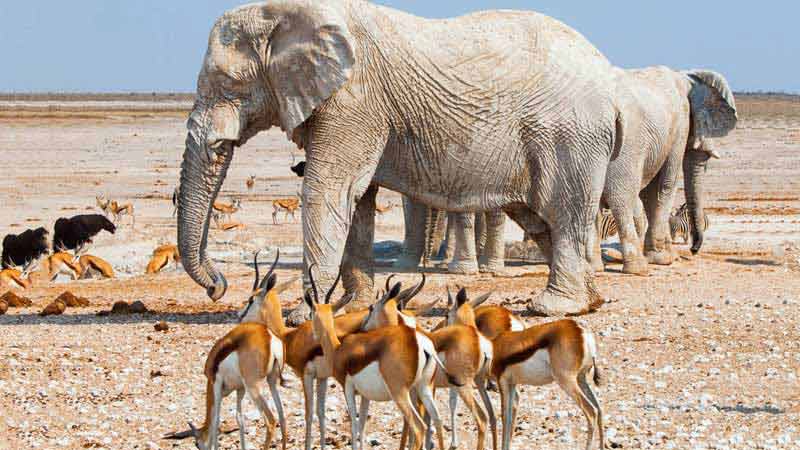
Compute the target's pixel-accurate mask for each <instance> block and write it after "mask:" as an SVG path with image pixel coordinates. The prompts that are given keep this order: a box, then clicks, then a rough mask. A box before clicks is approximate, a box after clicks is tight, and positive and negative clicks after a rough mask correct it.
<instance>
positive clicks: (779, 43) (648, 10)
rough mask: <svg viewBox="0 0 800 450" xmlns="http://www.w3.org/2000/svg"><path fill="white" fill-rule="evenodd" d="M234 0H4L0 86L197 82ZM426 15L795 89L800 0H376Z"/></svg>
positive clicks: (145, 87) (185, 86)
mask: <svg viewBox="0 0 800 450" xmlns="http://www.w3.org/2000/svg"><path fill="white" fill-rule="evenodd" d="M243 3H246V2H241V1H235V0H137V1H130V0H73V1H64V0H38V1H37V0H2V2H0V55H2V59H3V64H2V65H0V92H43V91H51V92H52V91H72V92H74V91H83V92H86V91H90V92H127V91H139V92H150V91H159V92H166V91H171V92H176V91H177V92H194V90H195V82H196V78H197V72H198V70H199V68H200V63H201V61H202V57H203V54H204V52H205V48H206V42H207V37H208V31H209V29H210V27H211V25H212V24H213V22H214V19H215V18H216V17H218V16H219V15H220V14H221V13H222V12H223V11H225V10H226V9H229V8H231V7H234V6H237V5H240V4H243ZM378 3H383V4H386V5H389V6H392V7H394V8H398V9H402V10H405V11H408V12H411V13H413V14H417V15H421V16H425V17H452V16H457V15H461V14H464V13H467V12H470V11H477V10H483V9H497V8H504V9H533V10H536V11H539V12H542V13H545V14H548V15H550V16H553V17H555V18H557V19H559V20H562V21H563V22H565V23H566V24H568V25H570V26H571V27H573V28H575V29H577V30H578V31H580V32H581V33H583V34H584V35H585V36H586V37H587V38H588V39H589V40H590V41H591V42H592V43H594V45H596V46H597V47H598V48H599V49H600V50H601V51H602V52H603V53H604V54H605V55H606V56H607V57H608V58H609V60H611V62H612V63H614V64H615V65H618V66H622V67H642V66H648V65H656V64H663V65H667V66H670V67H673V68H676V69H687V68H708V69H713V70H716V71H719V72H721V73H722V74H724V75H725V77H726V78H727V79H728V81H729V82H730V83H731V85H732V87H733V88H734V90H736V91H745V90H747V91H753V90H769V91H788V92H795V93H800V23H798V19H799V18H800V2H798V1H792V0H780V1H779V0H761V1H756V2H751V1H748V2H745V1H722V0H717V1H694V0H669V1H663V0H662V1H642V0H615V1H586V0H581V1H578V0H540V1H532V0H527V1H524V0H495V1H490V0H422V1H418V0H379V1H378Z"/></svg>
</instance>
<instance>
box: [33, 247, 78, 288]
mask: <svg viewBox="0 0 800 450" xmlns="http://www.w3.org/2000/svg"><path fill="white" fill-rule="evenodd" d="M80 253H82V248H79V249H77V250H76V251H75V254H74V255H73V254H71V253H68V252H65V251H62V250H59V251H57V252H55V253H53V254H52V255H50V256H48V257H47V258H46V259H45V265H44V267H42V270H43V271H44V272H45V274H46V275H47V279H48V280H50V281H55V279H56V278H57V277H58V276H59V275H61V274H63V275H67V276H68V277H70V278H71V279H73V280H77V279H78V278H80V276H81V273H82V271H81V266H80V265H79V264H78V258H80Z"/></svg>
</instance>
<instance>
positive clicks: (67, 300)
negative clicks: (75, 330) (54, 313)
mask: <svg viewBox="0 0 800 450" xmlns="http://www.w3.org/2000/svg"><path fill="white" fill-rule="evenodd" d="M56 301H62V302H64V304H65V305H67V306H69V307H70V308H76V307H85V306H89V300H88V299H87V298H85V297H78V296H76V295H75V294H73V293H72V292H70V291H64V292H63V293H61V295H59V296H58V297H57V298H56Z"/></svg>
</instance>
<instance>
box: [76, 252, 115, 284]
mask: <svg viewBox="0 0 800 450" xmlns="http://www.w3.org/2000/svg"><path fill="white" fill-rule="evenodd" d="M78 265H79V266H80V270H81V275H80V278H81V279H85V278H91V277H93V276H95V275H96V274H99V275H100V276H101V277H102V278H114V268H113V267H111V264H109V263H108V261H106V260H104V259H102V258H100V257H97V256H94V255H82V256H81V257H80V258H78Z"/></svg>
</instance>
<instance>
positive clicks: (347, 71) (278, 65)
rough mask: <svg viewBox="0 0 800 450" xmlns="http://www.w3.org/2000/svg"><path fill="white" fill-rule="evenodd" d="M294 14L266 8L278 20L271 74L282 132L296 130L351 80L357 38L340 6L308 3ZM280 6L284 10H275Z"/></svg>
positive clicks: (272, 43) (272, 44) (269, 66)
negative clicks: (278, 18) (355, 38)
mask: <svg viewBox="0 0 800 450" xmlns="http://www.w3.org/2000/svg"><path fill="white" fill-rule="evenodd" d="M301 5H302V6H294V7H293V8H292V9H291V10H290V9H288V8H285V7H283V8H281V7H280V6H267V7H266V10H265V11H264V13H265V15H266V16H270V17H272V16H278V17H280V21H279V22H278V24H277V25H276V26H275V29H274V30H273V32H272V34H271V36H270V42H269V60H268V63H267V76H268V77H269V83H270V85H271V87H272V90H273V92H274V93H275V96H276V97H277V100H278V105H279V115H280V121H281V128H282V129H283V131H285V132H286V133H287V135H288V136H289V138H291V136H292V132H293V131H294V129H295V128H296V127H297V126H299V125H300V124H301V123H303V122H305V120H306V119H308V118H309V117H310V116H311V113H312V112H313V111H314V109H316V108H317V107H319V106H320V105H321V104H322V103H323V102H325V101H326V100H328V99H329V98H330V97H331V96H332V95H333V94H334V93H335V92H336V91H338V90H339V89H340V88H341V87H342V86H343V85H344V84H345V83H346V82H347V80H348V79H349V78H350V75H351V73H352V68H353V64H354V63H355V53H354V50H353V37H352V36H351V35H350V31H349V30H348V27H347V23H346V21H345V19H344V17H342V13H341V12H340V11H339V8H341V7H340V6H339V4H338V3H336V2H333V3H329V2H303V3H301ZM277 8H281V9H282V11H274V9H277Z"/></svg>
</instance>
